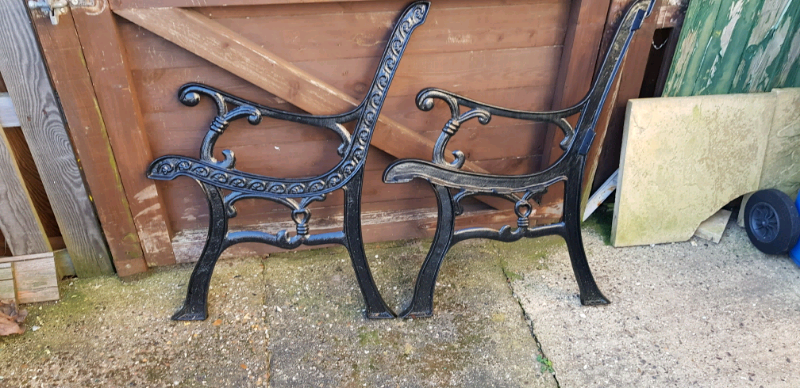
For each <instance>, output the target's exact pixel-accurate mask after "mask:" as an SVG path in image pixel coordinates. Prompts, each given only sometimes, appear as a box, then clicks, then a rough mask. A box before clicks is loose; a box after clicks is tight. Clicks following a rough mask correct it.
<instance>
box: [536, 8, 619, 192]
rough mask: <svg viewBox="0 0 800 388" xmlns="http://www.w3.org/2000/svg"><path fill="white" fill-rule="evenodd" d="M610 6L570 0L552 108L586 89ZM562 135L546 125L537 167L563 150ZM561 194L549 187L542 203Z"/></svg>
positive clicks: (577, 97)
mask: <svg viewBox="0 0 800 388" xmlns="http://www.w3.org/2000/svg"><path fill="white" fill-rule="evenodd" d="M610 7H611V0H575V1H573V2H572V8H571V9H570V16H569V22H568V26H567V34H566V37H565V38H564V49H563V52H562V54H561V63H560V69H561V70H560V71H559V73H558V78H557V82H556V85H557V86H556V90H555V94H554V96H553V104H552V109H563V108H566V107H569V106H572V105H574V104H576V103H578V102H579V101H580V100H581V98H583V97H584V96H585V95H586V93H587V92H588V91H589V88H590V87H591V84H592V78H593V77H594V69H595V67H596V63H597V61H598V53H599V50H600V45H601V42H602V38H603V29H604V27H605V24H606V17H607V15H608V12H609V9H610ZM569 121H570V123H572V124H573V125H575V123H576V122H577V118H576V117H572V118H571V119H570V120H569ZM563 138H564V135H563V133H562V132H561V131H560V130H558V129H557V128H556V127H555V126H551V128H549V129H548V131H547V134H546V135H545V138H544V144H545V148H544V153H543V155H542V163H543V165H542V166H541V167H540V168H541V169H544V168H545V167H547V166H550V165H551V164H552V163H554V162H555V161H556V160H558V158H559V157H561V155H562V154H563V151H562V150H561V147H560V146H559V143H560V142H561V140H562V139H563ZM562 197H563V191H561V190H549V191H548V192H547V194H545V196H544V197H543V199H542V203H557V202H559V201H562V200H563V199H562Z"/></svg>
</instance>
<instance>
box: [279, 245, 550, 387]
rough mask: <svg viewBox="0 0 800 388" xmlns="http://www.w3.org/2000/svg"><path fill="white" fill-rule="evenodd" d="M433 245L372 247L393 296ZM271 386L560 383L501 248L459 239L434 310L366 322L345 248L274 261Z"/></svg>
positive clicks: (398, 297)
mask: <svg viewBox="0 0 800 388" xmlns="http://www.w3.org/2000/svg"><path fill="white" fill-rule="evenodd" d="M426 250H427V245H426V244H420V243H414V242H412V243H400V244H388V245H387V244H383V245H377V246H375V245H373V246H371V247H369V249H368V253H369V257H370V261H371V266H372V267H373V271H374V272H375V278H376V282H377V283H378V284H379V285H380V286H381V290H382V293H383V294H384V296H385V297H386V299H387V303H389V304H390V305H394V306H395V307H396V310H397V311H399V310H400V307H402V306H397V304H399V303H400V301H404V300H407V298H408V297H409V296H410V292H411V289H412V288H413V283H412V282H413V280H414V278H415V277H416V272H417V270H418V269H419V265H420V264H421V260H422V258H423V257H424V255H425V251H426ZM265 265H266V279H267V280H266V282H267V284H268V290H269V291H268V297H267V306H268V311H269V312H268V320H269V322H270V345H269V349H270V352H271V356H272V379H271V386H273V387H318V386H319V387H362V386H366V387H555V386H556V382H555V380H554V379H553V377H552V375H551V374H550V373H549V372H547V371H544V372H543V370H542V364H541V362H540V361H541V360H542V359H541V353H540V352H539V348H538V345H537V343H536V341H535V340H534V338H533V337H532V335H531V331H530V327H529V325H528V322H527V321H526V320H525V318H524V316H523V314H522V310H521V308H520V306H519V303H518V302H517V300H516V299H515V298H514V297H513V295H512V294H511V290H510V288H509V286H508V284H507V282H506V276H505V274H504V272H503V269H502V263H501V262H500V261H499V260H498V259H497V256H494V255H492V254H490V252H488V251H486V249H485V247H484V246H483V245H478V244H466V245H462V246H458V247H456V248H455V249H454V250H453V252H452V253H451V254H449V255H448V257H447V259H446V260H445V263H444V265H443V267H442V272H441V273H440V277H439V286H438V287H437V294H436V302H435V303H436V304H435V316H434V317H433V318H426V319H417V320H383V321H367V320H365V319H364V318H363V307H362V303H363V302H362V300H361V296H360V293H359V290H358V287H357V284H356V281H355V275H354V274H353V270H352V267H351V265H350V261H349V258H348V256H347V254H346V252H345V251H344V250H343V249H329V250H318V251H306V252H298V253H288V254H283V255H275V256H272V257H270V258H269V259H268V260H267V261H266V262H265Z"/></svg>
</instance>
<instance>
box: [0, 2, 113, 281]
mask: <svg viewBox="0 0 800 388" xmlns="http://www.w3.org/2000/svg"><path fill="white" fill-rule="evenodd" d="M0 31H3V33H2V34H0V73H2V75H3V80H4V81H5V83H6V86H7V87H8V91H9V94H10V95H11V99H12V101H13V102H14V108H15V110H16V112H17V116H18V117H19V119H20V123H21V126H22V131H23V133H24V134H25V139H26V140H27V142H28V145H29V146H30V149H31V153H32V154H33V157H34V160H35V162H36V167H37V168H38V170H39V173H40V175H41V177H42V183H43V184H44V187H45V190H46V191H47V196H48V198H49V199H50V203H51V205H52V207H53V213H54V214H55V216H56V220H57V221H58V225H59V228H60V230H61V233H62V236H63V237H64V243H65V244H66V246H67V249H68V250H69V252H70V256H71V257H72V260H73V263H74V264H75V269H76V271H77V273H78V276H95V275H102V274H113V273H114V268H113V266H112V264H111V257H110V256H111V255H110V254H109V252H108V248H107V247H106V242H105V240H104V238H103V233H102V231H101V229H100V225H99V222H98V221H97V215H96V214H95V211H94V208H93V206H92V203H91V202H90V200H89V196H88V194H87V193H86V189H85V187H84V186H83V179H82V177H81V173H80V168H79V167H78V163H77V161H76V160H75V155H74V153H73V151H72V145H71V143H70V140H69V136H68V135H67V132H66V129H65V126H64V122H63V119H62V118H61V112H60V110H59V106H58V103H57V101H56V97H55V94H54V92H53V88H52V86H51V85H50V80H49V78H48V76H47V70H46V69H45V67H44V63H43V61H42V56H41V53H40V52H39V45H38V44H37V42H36V37H35V35H34V33H33V29H32V26H31V23H30V19H29V18H28V14H27V9H26V6H25V4H24V3H23V2H22V1H2V2H0Z"/></svg>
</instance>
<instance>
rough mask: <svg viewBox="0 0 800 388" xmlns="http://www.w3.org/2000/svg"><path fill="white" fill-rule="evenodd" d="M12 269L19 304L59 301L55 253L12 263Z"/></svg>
mask: <svg viewBox="0 0 800 388" xmlns="http://www.w3.org/2000/svg"><path fill="white" fill-rule="evenodd" d="M11 268H12V269H13V274H14V293H15V294H16V299H17V303H20V304H22V303H37V302H49V301H53V300H58V299H59V293H58V277H57V275H56V264H55V261H54V258H53V252H49V253H47V254H45V256H44V257H39V258H35V259H30V258H28V259H18V260H17V261H12V262H11Z"/></svg>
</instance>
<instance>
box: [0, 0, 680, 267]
mask: <svg viewBox="0 0 800 388" xmlns="http://www.w3.org/2000/svg"><path fill="white" fill-rule="evenodd" d="M629 2H630V0H627V1H620V0H614V1H612V0H593V1H588V0H573V1H569V0H485V1H482V2H474V1H470V0H437V1H435V2H434V3H433V6H432V10H431V13H430V15H429V17H428V21H427V23H426V24H425V25H424V26H422V27H421V28H420V29H419V30H418V31H417V32H416V33H415V34H414V37H413V38H412V40H411V43H410V45H409V46H408V49H407V52H406V55H405V57H404V58H403V61H402V62H401V64H400V68H399V70H398V74H397V76H396V78H395V80H394V83H393V85H392V87H391V89H390V93H389V97H388V99H387V102H386V104H385V106H384V109H383V113H382V116H381V120H380V124H379V125H378V128H377V129H376V133H375V136H374V139H373V146H374V147H373V148H372V150H371V151H370V154H369V158H368V160H367V167H366V178H365V186H364V203H363V206H362V209H363V211H364V215H363V218H362V223H363V224H364V234H365V240H366V241H381V240H394V239H405V238H416V237H424V236H429V235H431V234H432V233H433V228H434V225H435V221H436V220H435V217H436V210H435V205H436V203H435V199H434V197H433V195H432V193H431V192H430V189H429V188H428V187H426V186H425V185H424V184H422V183H419V182H414V183H412V184H406V185H385V184H383V183H382V182H381V173H382V171H383V169H384V168H385V167H386V165H387V164H388V163H390V162H391V161H392V160H394V159H395V158H400V157H415V158H424V159H429V158H430V155H431V152H432V148H433V143H434V141H435V139H436V137H437V136H438V133H439V132H440V130H441V125H443V123H444V122H445V121H446V119H447V116H448V114H447V112H445V110H444V109H435V110H434V111H433V112H421V111H419V110H418V109H417V108H416V107H415V105H414V95H415V94H416V93H417V92H418V91H419V90H420V89H422V88H424V87H428V86H435V87H440V88H444V89H449V90H453V91H456V92H459V93H462V94H464V95H467V96H470V97H473V98H476V99H479V100H483V101H487V102H491V103H495V104H498V105H503V106H508V107H513V108H517V109H527V110H548V109H554V108H562V107H566V106H568V105H572V104H574V103H576V102H577V101H578V100H579V99H580V98H581V97H583V95H584V94H585V93H586V91H587V90H588V87H589V84H590V83H591V80H592V75H593V74H594V70H595V67H596V64H597V62H598V57H599V56H600V55H601V54H602V52H603V50H604V49H605V48H604V47H603V44H604V42H607V41H608V39H609V31H612V30H613V23H610V22H612V21H613V20H615V19H616V17H618V15H619V14H620V13H621V11H622V9H623V8H624V6H625V5H627V4H628V3H629ZM406 3H407V2H406V1H396V0H380V1H369V0H368V1H343V2H328V1H323V0H319V1H316V0H312V1H308V0H306V1H302V2H301V1H297V2H293V1H285V0H281V1H277V0H226V1H221V0H220V1H216V0H208V1H206V2H204V4H205V5H206V6H204V7H201V8H197V7H195V2H194V1H191V0H159V1H156V0H126V1H119V0H111V1H110V2H108V3H106V2H105V1H98V5H97V7H95V8H90V9H87V8H75V9H73V10H72V11H71V12H70V13H67V14H65V15H62V16H61V18H60V22H59V24H58V25H52V24H51V23H50V20H49V19H48V18H46V17H44V16H41V15H39V14H38V13H35V14H34V15H33V18H32V19H33V27H34V30H35V33H36V35H37V36H38V40H39V44H40V47H41V53H42V55H43V58H44V61H45V62H46V63H47V68H48V70H49V75H50V77H51V79H52V85H53V86H54V88H55V94H57V95H58V96H59V100H60V105H61V108H62V109H63V116H64V117H65V118H66V123H68V126H66V127H65V126H64V124H63V123H61V124H60V125H61V127H60V128H62V131H63V128H67V130H68V132H69V134H70V139H71V142H72V146H73V147H74V149H75V151H76V154H77V159H79V160H80V166H81V167H82V169H83V173H84V174H83V175H84V178H85V182H86V188H87V189H88V191H89V192H90V193H91V196H92V197H91V198H92V204H93V205H94V208H95V209H96V213H91V214H92V216H91V217H97V219H99V221H100V226H101V227H102V232H103V235H104V236H105V239H106V241H107V242H108V247H109V249H110V253H111V256H112V257H113V260H114V264H115V266H116V269H117V271H118V273H119V274H120V275H123V276H124V275H129V274H133V273H137V272H141V271H144V270H146V268H147V267H148V266H155V265H167V264H172V263H176V262H185V261H191V260H193V259H196V257H197V254H198V253H199V249H200V248H201V247H202V244H203V242H204V241H205V229H206V228H207V222H208V216H207V206H206V204H205V202H204V197H203V196H202V195H201V193H200V189H199V187H197V185H196V184H195V183H194V182H192V181H191V180H189V179H179V180H176V181H170V182H154V181H150V180H148V179H146V177H145V176H144V171H145V168H146V166H147V165H148V164H149V162H150V161H152V160H153V159H154V158H155V157H157V156H160V155H164V154H172V153H174V154H183V155H189V156H195V155H196V153H197V152H198V146H199V144H200V141H201V139H202V137H203V135H204V134H205V131H206V129H207V127H208V125H209V122H210V120H211V118H213V115H214V112H213V110H212V109H211V108H210V105H209V104H208V102H203V103H201V105H200V106H198V107H194V108H188V107H186V106H183V105H181V104H180V103H179V102H178V100H177V97H176V92H177V90H178V88H179V87H180V86H181V85H182V84H184V83H186V82H203V83H206V84H209V85H211V86H214V87H217V88H220V89H223V90H226V91H228V92H231V93H234V94H236V95H239V96H241V97H243V98H247V99H251V100H253V101H257V102H260V103H263V104H265V105H269V106H273V107H276V108H279V109H285V110H291V111H305V112H310V113H315V114H322V113H337V112H341V111H344V110H347V109H348V108H349V107H351V106H352V105H353V103H354V101H358V100H360V99H361V98H362V97H363V93H365V92H366V85H367V83H368V82H369V80H370V79H371V77H372V75H373V73H374V69H375V67H376V66H377V59H378V56H379V55H380V53H381V50H382V48H383V46H384V44H385V40H386V37H387V34H388V33H389V30H390V27H391V25H392V24H393V22H394V20H395V19H396V18H397V16H398V15H399V12H400V11H401V10H402V9H403V8H404V6H405V5H406ZM665 3H666V2H665ZM672 3H674V1H672V2H669V3H668V4H663V5H659V6H658V7H657V9H656V11H655V12H654V17H652V18H651V19H649V20H648V22H647V23H648V24H646V28H645V32H644V33H641V32H640V34H639V35H638V38H637V39H639V41H638V43H634V49H633V50H632V51H631V53H630V54H629V57H628V60H626V64H625V68H624V70H623V71H627V72H628V73H629V74H632V73H634V72H636V71H639V70H636V71H634V70H631V69H632V68H637V69H638V68H639V67H641V63H643V62H644V63H646V62H647V58H648V57H649V56H650V49H649V47H650V43H651V42H652V39H653V34H654V31H655V30H656V29H657V28H662V27H665V26H667V27H669V26H671V25H673V24H674V21H675V20H676V19H675V17H674V15H677V14H679V12H678V11H679V10H680V5H677V6H676V5H675V4H672ZM21 4H23V2H22V1H21V0H20V1H7V2H4V7H5V8H4V9H3V14H4V15H6V14H7V13H8V12H12V11H13V12H17V16H20V15H24V9H22V8H21V7H20V5H21ZM222 5H227V6H222ZM165 7H166V8H165ZM25 20H27V19H25V18H10V17H6V16H3V23H4V24H2V25H0V28H2V29H4V31H5V30H8V29H10V30H14V31H17V30H19V31H25V30H26V28H28V30H27V31H30V30H29V28H30V26H28V25H26V23H25ZM4 36H6V34H4ZM8 39H9V42H10V39H11V35H9V38H8ZM14 39H19V36H16V37H14ZM7 44H10V43H7ZM20 59H24V57H20ZM26 71H30V70H27V69H26ZM8 72H13V70H8ZM3 74H4V75H5V71H4V73H3ZM623 74H624V73H623ZM20 76H22V74H21V73H20ZM636 78H637V77H632V78H631V79H632V81H627V82H626V81H622V82H620V83H618V84H617V85H616V86H615V89H614V94H613V97H612V101H614V100H616V99H617V98H618V97H617V96H618V94H619V93H618V92H619V90H625V89H624V88H631V89H634V88H636V89H638V88H639V87H640V86H641V76H639V79H636ZM42 79H43V80H46V78H42ZM44 83H46V82H43V83H42V84H41V85H40V86H39V89H41V90H47V88H45V86H47V87H49V83H48V84H47V85H44ZM637 83H638V84H637ZM630 85H634V86H630ZM52 101H55V99H52ZM612 105H613V104H612ZM603 117H604V118H603V119H602V120H604V121H601V125H600V127H598V130H599V131H598V134H599V136H598V139H599V141H596V143H595V148H594V149H593V150H592V151H591V153H590V162H589V168H588V169H587V177H588V178H591V177H592V176H593V173H594V170H595V167H596V166H597V163H598V160H599V155H600V153H599V150H600V146H601V145H602V143H603V141H602V140H603V134H604V131H603V130H604V128H605V127H604V124H602V123H607V122H608V120H609V117H610V114H609V113H608V112H607V113H605V114H604V116H603ZM50 122H52V123H59V122H60V120H51V121H48V123H50ZM559 140H560V139H558V136H557V131H556V130H554V129H553V128H547V127H545V126H541V125H530V124H520V123H516V122H512V121H509V120H503V119H502V118H496V119H494V120H493V121H492V122H491V123H490V124H489V125H487V126H480V125H478V124H477V123H471V125H468V126H465V127H463V128H462V129H461V131H460V134H459V136H457V137H455V138H454V140H453V141H452V142H451V146H452V149H460V150H462V151H464V152H465V154H466V155H467V158H468V160H469V161H470V162H469V163H468V165H467V166H466V167H465V168H468V169H471V170H473V171H490V172H494V173H506V174H520V173H526V172H533V171H536V170H539V169H542V168H544V167H546V166H547V165H549V163H550V162H552V161H554V160H555V159H556V158H557V157H558V156H559V155H560V149H559V148H558V147H557V146H555V144H556V143H557V142H558V141H559ZM59 144H69V141H68V140H67V139H65V141H62V142H59ZM337 146H338V139H336V136H333V135H332V134H330V133H329V132H328V131H324V130H319V129H316V128H309V127H305V126H302V125H298V124H293V123H279V122H275V121H271V120H264V122H263V123H262V124H261V125H260V126H259V127H257V128H253V127H248V126H247V125H244V124H241V125H240V123H235V124H233V125H232V127H231V128H230V129H229V130H228V131H226V134H225V136H223V137H222V138H221V140H220V142H219V147H218V149H227V148H230V149H232V150H234V151H236V152H237V157H238V158H237V168H239V169H242V170H246V171H252V172H255V173H259V174H264V175H270V176H290V177H291V176H306V175H311V174H315V173H321V172H324V171H326V170H327V169H329V168H330V167H332V166H333V165H334V163H335V162H336V160H337V156H336V148H337ZM32 150H33V149H32ZM34 156H36V155H34ZM73 160H74V158H73ZM41 170H42V169H41V168H40V171H41ZM62 175H63V174H62ZM73 178H75V177H74V176H69V179H67V180H68V182H61V183H56V185H65V184H73V183H74V182H80V179H73ZM62 179H63V177H62ZM43 181H45V182H50V180H49V178H46V177H45V176H44V174H43ZM590 181H591V179H587V181H586V182H587V184H589V183H590ZM47 186H48V184H45V188H47ZM559 189H560V188H556V190H552V191H551V192H550V193H548V194H547V196H546V197H545V200H544V201H543V203H542V206H540V207H539V208H537V209H536V210H535V212H534V214H533V216H532V217H533V222H537V220H541V221H550V220H552V219H553V218H558V217H560V213H561V203H560V198H559V197H560V192H559ZM48 194H49V190H48ZM237 208H238V210H239V214H240V215H239V216H238V217H237V218H235V219H233V220H232V228H233V229H236V228H242V227H245V226H247V227H254V226H255V227H257V228H260V229H265V230H270V231H273V232H274V231H275V230H276V229H278V228H286V227H287V226H288V221H289V217H288V216H289V214H288V211H286V210H285V209H284V208H283V207H281V206H278V205H275V204H272V203H270V202H266V203H265V202H256V201H255V200H250V201H242V202H241V203H240V205H238V206H237ZM465 208H466V213H467V214H466V216H465V217H461V219H460V226H467V225H471V224H487V223H488V224H493V225H501V224H506V223H513V222H514V220H515V218H516V217H515V215H514V213H513V209H512V206H510V204H505V203H503V202H500V203H499V204H498V202H497V201H495V200H493V199H491V198H483V199H481V200H473V201H470V202H469V203H467V204H466V206H465ZM54 210H55V207H54ZM312 211H313V214H314V219H313V223H312V227H314V228H315V231H316V232H321V231H325V230H326V229H327V228H331V227H333V226H334V225H335V224H336V223H337V220H338V219H339V218H340V217H341V212H342V197H341V194H335V195H331V196H330V197H329V198H328V200H327V201H325V202H323V203H321V204H318V205H317V206H316V207H312ZM87 214H89V213H87ZM95 214H96V215H95ZM56 216H57V217H56V218H57V219H58V218H59V217H58V214H56ZM87 218H89V217H87ZM62 231H63V228H62ZM87 241H94V240H92V239H89V240H87ZM65 242H67V238H66V236H65ZM68 248H69V246H68ZM237 249H238V250H237ZM273 249H274V248H272V247H269V246H251V245H244V246H242V247H236V248H234V249H231V250H230V252H228V253H229V255H243V254H263V253H268V252H271V251H272V250H273Z"/></svg>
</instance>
